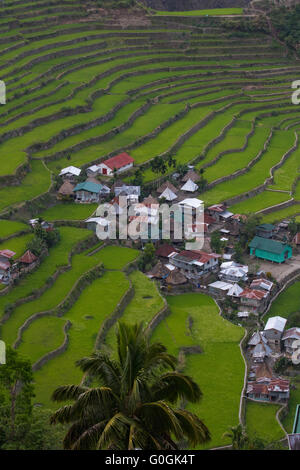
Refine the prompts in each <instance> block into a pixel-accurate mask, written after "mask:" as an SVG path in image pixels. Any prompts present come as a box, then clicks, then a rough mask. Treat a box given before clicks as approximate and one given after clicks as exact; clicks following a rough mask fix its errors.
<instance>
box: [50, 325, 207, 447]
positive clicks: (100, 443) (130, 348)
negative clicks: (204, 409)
mask: <svg viewBox="0 0 300 470" xmlns="http://www.w3.org/2000/svg"><path fill="white" fill-rule="evenodd" d="M176 364H177V359H176V358H175V357H174V356H171V355H169V354H168V353H167V351H166V348H165V347H164V346H163V345H162V344H160V343H152V344H151V343H150V340H149V334H148V333H147V332H146V330H144V329H143V325H142V323H140V324H135V325H126V324H124V323H121V322H119V323H118V327H117V359H116V360H113V359H111V358H110V357H109V356H108V355H107V354H105V353H104V352H101V351H97V352H95V353H93V355H92V356H91V357H85V358H83V359H81V360H80V361H78V362H77V365H78V366H79V367H80V368H81V370H82V372H84V373H88V374H90V375H91V376H92V377H93V379H94V380H98V381H99V384H100V385H99V386H98V387H93V388H92V387H87V386H83V385H65V386H62V387H59V388H58V389H56V390H55V391H54V393H53V396H52V398H53V400H55V401H57V402H61V401H62V402H64V401H66V400H68V401H70V400H71V401H73V402H74V403H73V404H69V405H65V406H63V407H62V408H60V409H58V410H57V411H56V412H55V413H54V414H53V416H52V418H51V422H52V423H53V424H56V423H67V424H71V427H70V428H69V431H68V432H67V434H66V436H65V438H64V441H63V445H64V448H65V449H73V450H79V449H86V450H92V449H102V450H103V449H109V450H133V449H135V448H140V449H143V450H144V449H156V450H167V449H174V450H176V449H178V444H177V442H176V441H180V440H183V439H185V440H186V441H188V445H189V447H195V446H196V445H197V444H200V443H204V442H207V441H208V440H209V439H210V433H209V431H208V429H207V427H206V426H205V425H204V424H203V422H202V421H201V420H200V419H199V418H198V417H197V416H196V415H195V414H193V413H191V412H189V411H186V410H184V409H182V408H177V407H176V404H177V403H178V401H179V400H182V399H183V400H187V401H190V402H192V403H196V402H198V401H199V400H200V398H201V391H200V389H199V386H198V385H197V384H196V383H195V382H194V381H193V380H192V379H191V378H190V377H188V376H185V375H183V374H181V373H179V372H176V370H175V367H176ZM170 369H171V370H170Z"/></svg>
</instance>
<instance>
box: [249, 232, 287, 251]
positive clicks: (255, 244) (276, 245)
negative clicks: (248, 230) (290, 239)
mask: <svg viewBox="0 0 300 470" xmlns="http://www.w3.org/2000/svg"><path fill="white" fill-rule="evenodd" d="M287 246H288V245H285V244H284V243H281V242H277V241H276V240H270V239H269V238H263V237H257V236H256V237H254V238H253V240H251V242H250V243H249V247H250V248H258V249H259V250H263V251H268V252H269V253H275V254H278V255H280V254H281V253H282V252H283V251H285V250H286V248H287Z"/></svg>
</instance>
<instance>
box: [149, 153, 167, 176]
mask: <svg viewBox="0 0 300 470" xmlns="http://www.w3.org/2000/svg"><path fill="white" fill-rule="evenodd" d="M150 168H151V171H153V173H155V174H157V175H159V174H163V175H164V174H165V173H166V171H167V165H166V162H165V161H164V159H163V157H160V156H157V157H155V158H153V160H151V162H150Z"/></svg>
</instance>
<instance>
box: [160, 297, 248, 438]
mask: <svg viewBox="0 0 300 470" xmlns="http://www.w3.org/2000/svg"><path fill="white" fill-rule="evenodd" d="M167 301H168V304H169V306H170V308H171V314H170V315H169V316H168V317H167V318H166V319H165V320H163V321H162V322H161V323H160V324H159V325H158V326H157V328H156V329H155V331H154V333H153V336H152V339H153V341H161V342H162V343H163V344H165V345H166V346H167V348H168V351H169V352H170V353H171V354H174V355H176V356H177V355H178V353H179V350H180V348H181V347H182V346H193V345H199V346H200V347H201V349H202V351H203V352H202V353H201V354H192V355H187V357H186V360H185V364H182V367H184V372H185V373H186V374H188V375H191V376H192V377H193V378H194V380H196V381H197V383H198V384H199V386H200V388H201V390H202V392H203V398H202V400H201V402H200V403H199V404H196V405H189V406H188V409H190V410H191V411H193V412H195V413H196V414H197V415H198V416H200V418H201V419H203V420H204V422H205V424H206V425H207V426H208V428H209V430H210V432H211V435H212V440H211V442H210V443H209V444H208V445H207V446H206V447H215V446H222V445H226V444H228V440H226V439H223V438H222V436H223V433H224V432H225V431H226V430H227V427H228V426H230V425H232V426H233V425H236V424H237V423H238V410H239V401H240V395H241V390H242V386H243V376H244V363H243V360H242V357H241V354H240V349H239V346H238V343H239V341H240V340H241V338H242V336H243V329H242V328H241V327H238V326H236V325H233V324H231V323H230V322H228V321H227V320H225V319H223V318H222V317H221V316H220V315H219V312H218V308H217V306H216V304H215V303H214V301H213V300H212V299H211V298H210V297H208V296H206V295H203V294H183V295H177V296H169V297H167ZM189 324H191V328H189ZM220 390H222V393H221V394H220Z"/></svg>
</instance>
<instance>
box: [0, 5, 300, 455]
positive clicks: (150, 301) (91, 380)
mask: <svg viewBox="0 0 300 470" xmlns="http://www.w3.org/2000/svg"><path fill="white" fill-rule="evenodd" d="M189 3H193V7H190V5H189ZM180 4H182V5H183V7H182V8H180ZM194 5H198V6H197V7H196V8H195V7H194ZM210 5H211V6H210ZM222 5H224V7H222V8H215V7H216V6H217V7H219V6H222ZM192 8H195V9H192ZM299 22H300V4H298V2H297V1H294V2H285V1H281V2H277V1H274V2H273V0H252V1H249V0H241V1H240V2H239V0H232V1H228V2H222V1H220V2H214V1H210V0H199V1H196V2H189V1H188V0H184V1H182V2H179V1H175V0H174V2H173V3H172V2H171V1H169V0H167V1H162V0H120V1H119V0H88V1H83V0H35V1H30V0H2V1H0V80H1V81H2V83H4V84H5V93H6V96H5V104H0V339H1V340H3V341H4V343H5V346H6V350H7V357H10V356H9V354H12V355H13V352H14V351H15V352H16V353H17V356H16V357H20V358H23V359H24V360H29V361H30V364H31V365H30V370H31V373H32V374H33V375H32V380H31V381H30V383H31V384H32V386H33V387H34V396H32V397H31V404H32V405H33V411H30V413H33V416H35V413H36V415H38V413H43V412H45V413H46V414H47V413H48V414H47V416H48V415H49V416H50V415H51V414H52V413H54V412H55V411H56V410H57V408H58V404H57V403H56V402H55V401H53V399H52V397H53V392H54V391H55V389H57V388H58V387H60V386H62V385H71V384H76V385H80V386H86V387H92V386H98V384H97V380H96V378H95V377H94V375H93V374H91V375H89V374H90V373H89V372H86V371H83V370H82V369H81V368H80V367H78V364H76V362H77V361H80V360H82V358H86V357H90V356H91V355H92V354H93V353H94V352H100V353H103V354H104V355H107V356H109V357H110V358H112V359H113V360H117V335H116V328H117V325H119V324H122V322H124V324H129V325H132V324H135V323H140V322H143V327H144V328H145V331H146V333H147V335H148V336H149V338H150V343H151V344H154V343H155V342H159V343H162V344H163V345H164V346H165V347H166V348H167V352H168V353H169V354H171V355H173V356H175V357H176V358H177V364H176V371H177V372H178V373H182V374H185V375H188V376H190V377H192V379H193V380H194V381H195V382H196V383H197V384H198V386H199V387H200V389H201V392H202V396H201V399H200V400H199V401H197V402H196V401H195V402H193V401H191V402H187V403H185V400H184V399H182V400H181V401H180V406H181V407H182V408H183V409H185V410H187V411H191V412H192V413H194V414H195V415H197V416H198V417H199V418H200V419H201V420H202V421H203V423H204V425H205V426H207V428H208V429H209V432H210V439H209V440H208V439H207V440H203V442H202V443H199V442H197V443H196V440H195V443H194V444H193V445H190V446H188V444H186V442H185V441H184V442H181V443H180V445H181V446H182V447H181V448H183V449H198V450H199V449H217V448H223V447H224V448H226V449H241V448H243V449H248V450H249V449H262V448H264V449H285V450H288V449H291V448H297V449H298V450H299V449H300V430H299V431H298V432H296V431H295V425H294V422H295V419H297V413H298V417H299V419H300V411H299V406H298V405H299V403H300V365H299V362H300V361H299V362H297V361H295V360H294V358H295V355H297V350H296V346H295V344H296V343H293V341H294V340H295V341H297V340H300V145H299V138H300V104H297V100H296V101H295V100H292V95H293V94H294V97H299V98H300V93H298V95H297V90H298V89H299V87H300V82H299V84H298V85H297V84H296V85H295V84H294V82H296V81H297V80H300V55H299V50H300V32H299V31H298V29H299V28H298V25H299V24H300V23H299ZM1 129H2V130H1ZM121 196H122V197H123V198H125V200H126V207H127V208H129V207H130V208H131V209H132V210H133V211H134V215H133V216H132V215H131V216H129V217H128V222H135V223H136V224H141V222H143V223H145V220H146V223H147V224H152V223H153V222H154V221H158V222H157V223H158V225H159V233H160V234H161V220H160V219H159V209H158V207H159V204H160V203H161V202H162V203H165V204H168V205H169V206H170V205H171V204H174V203H175V204H179V205H181V207H187V206H188V207H190V208H192V211H195V210H197V209H198V204H200V203H201V204H203V207H204V216H203V217H204V219H203V223H202V224H201V230H202V232H203V234H204V235H203V237H204V245H203V248H202V250H186V249H185V244H184V241H182V240H178V239H176V237H175V235H174V233H173V231H172V222H174V221H172V220H171V235H170V237H169V238H168V239H164V240H162V239H161V237H160V236H158V237H156V238H153V237H151V235H149V234H148V232H147V234H146V235H145V234H144V236H143V237H140V239H137V240H130V239H127V240H121V239H116V240H110V239H109V238H108V239H107V240H100V239H99V237H98V236H97V233H98V232H97V228H98V226H101V227H103V226H105V227H106V229H107V227H109V224H107V223H106V222H105V219H104V218H102V216H101V217H100V216H99V214H98V212H97V210H98V209H97V208H98V206H99V205H100V204H102V203H106V204H109V205H110V206H111V207H113V208H114V209H115V210H116V214H117V217H119V218H120V217H121V215H122V207H121V203H120V200H121V199H120V197H121ZM140 204H143V209H141V208H140ZM145 208H146V209H145ZM144 209H145V210H144ZM143 211H144V212H143ZM193 213H194V212H193ZM174 219H175V217H174ZM196 225H197V224H191V225H190V226H189V228H188V230H189V233H190V234H192V238H193V237H194V238H193V239H197V230H198V229H199V227H197V226H196ZM137 226H138V227H140V225H137ZM195 226H196V227H195ZM147 227H148V225H147ZM147 230H148V229H147ZM119 322H120V323H119ZM274 335H275V336H274ZM293 344H294V345H293ZM9 351H10V353H9ZM295 351H296V352H295ZM0 352H1V351H0ZM298 353H299V350H298ZM11 357H15V356H11ZM0 358H1V354H0ZM1 368H3V369H2V370H3V371H4V368H5V365H4V364H1V361H0V400H1V399H2V394H3V393H4V395H3V396H4V397H6V398H5V399H4V401H5V400H7V403H10V402H9V400H10V398H9V396H8V395H9V394H8V395H7V396H6V395H5V394H6V392H5V391H4V392H3V390H2V388H1V387H2V386H3V384H2V383H1V380H2V379H3V377H4V376H1ZM21 382H22V380H20V383H19V385H20V384H21V385H20V390H21V389H22V383H21ZM3 383H4V381H3ZM3 387H4V386H3ZM4 389H5V387H4ZM19 393H20V394H21V393H22V392H21V391H20V392H19ZM65 403H69V401H68V400H67V399H66V400H65V401H63V404H65ZM178 406H179V405H178ZM8 409H9V408H8ZM8 414H9V411H8ZM1 416H2V415H1V413H0V430H1V429H2V426H4V425H3V424H1V419H2V418H1ZM295 416H296V418H295ZM47 422H48V421H47ZM62 426H65V424H63V425H62ZM293 426H294V429H293ZM65 431H66V428H62V430H61V431H60V433H61V434H60V436H62V437H63V436H64V435H65ZM20 432H21V431H20ZM45 432H46V431H45ZM238 433H240V436H242V437H241V440H240V441H239V442H237V439H236V436H237V434H238ZM3 435H4V436H6V435H5V433H4V434H3ZM295 436H296V437H295ZM18 439H19V440H20V442H23V441H22V439H23V437H20V436H19V437H17V436H16V435H15V436H14V438H11V434H9V435H7V436H6V437H3V438H2V431H1V432H0V449H6V448H8V449H10V448H11V449H18V448H24V446H25V448H26V446H28V448H34V446H33V447H32V444H27V443H26V444H24V442H25V441H24V442H23V444H22V445H21V446H19V442H18ZM53 439H54V438H53ZM243 439H244V440H243ZM54 440H55V439H54ZM26 442H27V441H26ZM53 442H54V441H53ZM241 442H243V444H241ZM295 442H296V444H295ZM8 443H9V445H8ZM6 446H7V447H6ZM9 446H10V447H9ZM18 446H19V447H18ZM45 446H46V444H45ZM47 446H48V447H47ZM47 446H46V447H45V448H47V449H48V448H49V449H50V448H53V449H60V448H62V442H58V440H57V441H55V442H54V443H52V441H51V444H50V443H48V444H47ZM107 446H108V445H107ZM184 446H187V447H184ZM243 446H244V447H243ZM293 446H296V447H293ZM297 446H298V447H297ZM136 447H137V448H139V445H136ZM74 448H76V447H74ZM108 448H109V446H108ZM112 448H113V447H112ZM179 448H180V447H179Z"/></svg>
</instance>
